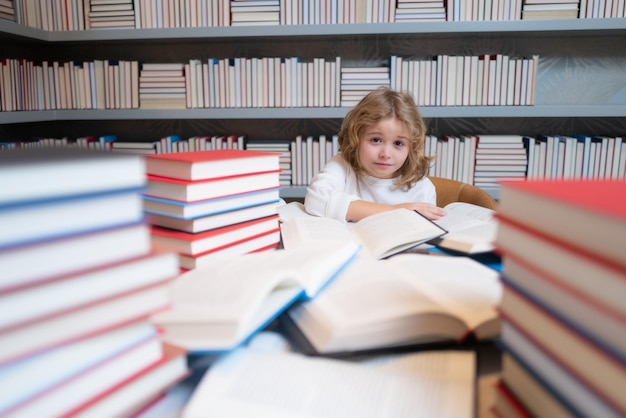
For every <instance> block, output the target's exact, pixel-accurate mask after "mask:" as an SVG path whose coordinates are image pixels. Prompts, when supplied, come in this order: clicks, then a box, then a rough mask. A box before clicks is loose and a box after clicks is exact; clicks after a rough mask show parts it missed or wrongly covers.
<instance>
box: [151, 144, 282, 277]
mask: <svg viewBox="0 0 626 418" xmlns="http://www.w3.org/2000/svg"><path fill="white" fill-rule="evenodd" d="M279 157H280V153H277V152H267V151H251V150H239V149H221V150H210V151H195V152H178V153H171V154H158V155H149V156H146V172H147V174H148V187H147V190H146V193H145V196H144V210H145V212H146V213H147V215H148V222H149V223H150V224H152V226H153V228H152V242H153V244H154V245H155V246H158V247H162V248H165V249H169V250H174V251H176V252H177V253H178V255H179V262H180V267H181V268H182V269H184V270H191V269H194V268H197V267H199V266H202V265H204V264H206V263H207V262H209V261H210V260H214V259H215V258H218V257H223V256H225V255H235V254H245V253H249V252H255V251H262V250H269V249H274V248H276V247H277V246H278V245H279V243H280V229H279V225H278V211H277V207H278V203H279V201H280V197H279V190H280V181H279V174H280V168H279V167H280V165H279Z"/></svg>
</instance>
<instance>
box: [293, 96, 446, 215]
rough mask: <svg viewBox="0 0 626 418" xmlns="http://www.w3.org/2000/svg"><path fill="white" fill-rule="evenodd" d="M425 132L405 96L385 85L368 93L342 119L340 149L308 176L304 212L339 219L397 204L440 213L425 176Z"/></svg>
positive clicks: (397, 205)
mask: <svg viewBox="0 0 626 418" xmlns="http://www.w3.org/2000/svg"><path fill="white" fill-rule="evenodd" d="M425 133H426V126H425V124H424V121H423V120H422V117H421V116H420V114H419V111H418V110H417V106H416V105H415V102H414V101H413V98H412V97H411V95H409V94H408V93H401V92H397V91H393V90H391V89H389V88H386V87H381V88H379V89H377V90H375V91H373V92H371V93H369V94H368V95H367V96H365V97H364V98H363V99H362V100H361V101H360V102H359V103H358V104H357V105H356V106H355V107H354V109H352V110H351V111H350V112H348V114H347V115H346V117H345V119H344V120H343V123H342V125H341V129H340V131H339V150H340V151H339V153H338V154H337V155H335V156H334V157H333V158H331V159H330V160H329V161H328V162H327V163H326V166H325V167H324V169H323V170H322V171H320V172H319V173H318V174H317V175H316V176H315V177H314V178H313V179H312V181H311V183H310V185H309V187H308V189H307V193H306V196H305V200H304V205H305V208H306V211H307V212H308V213H309V214H311V215H316V216H326V217H330V218H334V219H338V220H341V221H358V220H360V219H363V218H365V217H366V216H369V215H373V214H375V213H379V212H383V211H388V210H392V209H397V208H407V209H410V210H416V211H418V212H419V213H421V214H422V215H424V216H426V217H427V218H429V219H433V220H435V219H439V218H440V217H442V216H444V215H445V211H444V210H443V209H441V208H439V207H437V206H436V193H435V186H434V185H433V184H432V182H431V181H430V180H429V179H428V178H427V177H426V174H427V173H428V166H429V163H430V160H431V158H429V157H426V156H425V155H424V151H423V149H424V137H425Z"/></svg>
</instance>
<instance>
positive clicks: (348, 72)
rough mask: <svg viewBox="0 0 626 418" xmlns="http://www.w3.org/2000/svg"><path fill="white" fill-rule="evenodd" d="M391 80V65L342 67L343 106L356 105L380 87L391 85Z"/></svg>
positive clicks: (341, 98)
mask: <svg viewBox="0 0 626 418" xmlns="http://www.w3.org/2000/svg"><path fill="white" fill-rule="evenodd" d="M390 80H391V79H390V73H389V67H341V79H340V88H341V97H340V102H341V106H342V107H352V106H355V105H356V104H358V103H359V101H361V99H362V98H363V97H365V96H366V95H367V94H368V93H371V92H372V91H374V90H376V89H377V88H378V87H381V86H387V87H389V86H390V85H391V84H390V83H391V81H390Z"/></svg>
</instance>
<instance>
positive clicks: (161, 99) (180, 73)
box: [139, 63, 187, 109]
mask: <svg viewBox="0 0 626 418" xmlns="http://www.w3.org/2000/svg"><path fill="white" fill-rule="evenodd" d="M184 68H185V65H184V64H182V63H143V64H141V72H140V74H139V102H140V103H141V108H142V109H185V108H186V107H187V96H186V89H185V72H184Z"/></svg>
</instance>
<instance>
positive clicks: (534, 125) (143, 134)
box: [0, 18, 626, 197]
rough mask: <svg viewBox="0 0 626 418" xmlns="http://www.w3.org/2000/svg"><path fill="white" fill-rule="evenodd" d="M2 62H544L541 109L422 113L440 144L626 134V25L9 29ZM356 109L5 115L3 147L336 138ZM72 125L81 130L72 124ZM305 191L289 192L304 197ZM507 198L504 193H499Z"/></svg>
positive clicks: (5, 27) (3, 35) (2, 32)
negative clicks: (501, 58)
mask: <svg viewBox="0 0 626 418" xmlns="http://www.w3.org/2000/svg"><path fill="white" fill-rule="evenodd" d="M0 40H1V41H2V42H1V43H0V57H19V58H26V59H32V60H36V59H48V60H81V59H82V60H93V59H120V60H122V59H129V60H130V59H132V60H138V61H139V62H140V63H143V62H188V61H189V59H191V58H195V59H200V60H203V59H207V58H209V57H218V58H234V57H271V56H281V57H288V56H298V57H299V58H301V59H302V60H311V59H313V58H315V57H324V58H327V59H331V58H334V57H336V56H340V57H341V58H342V65H351V66H352V65H355V66H356V65H360V66H382V65H387V64H388V62H389V57H390V56H391V55H397V56H403V57H407V58H410V59H413V58H421V57H429V56H430V57H432V56H435V55H438V54H450V55H452V54H458V55H480V54H495V53H504V54H509V55H512V56H513V55H515V56H519V57H521V56H530V55H532V54H538V55H539V57H540V58H539V68H538V76H537V94H536V104H535V105H533V106H449V107H434V106H433V107H430V106H424V107H421V109H420V110H421V112H422V114H423V116H424V118H425V119H426V122H427V125H428V128H429V133H432V134H435V135H457V134H464V133H483V134H492V133H494V134H498V133H518V134H523V135H529V136H536V135H541V134H545V133H546V132H550V133H557V134H562V135H572V134H574V133H580V132H584V133H588V134H591V135H615V136H616V135H623V134H624V133H625V132H626V87H625V85H626V83H625V81H624V72H623V68H624V67H625V66H626V51H625V50H624V48H622V47H621V46H622V45H624V43H625V41H626V19H624V18H606V19H560V20H520V21H480V22H477V21H455V22H424V23H364V24H333V25H283V26H242V27H206V28H167V29H112V30H87V31H64V32H59V31H57V32H47V31H42V30H39V29H34V28H29V27H25V26H22V25H19V24H16V23H14V22H11V21H8V20H3V19H0ZM348 110H349V108H346V107H316V108H298V107H288V108H204V109H175V110H145V109H131V110H126V109H124V110H50V111H35V112H0V139H9V138H26V137H32V136H42V135H48V136H50V135H52V136H69V137H77V136H83V135H87V134H104V133H107V134H114V135H117V137H118V138H119V140H121V141H123V140H129V141H130V140H132V141H137V140H140V141H149V140H155V139H157V138H159V137H161V136H164V135H169V134H174V133H176V134H179V135H181V136H182V137H186V136H187V137H188V136H193V135H199V134H226V133H237V134H247V135H248V137H249V138H250V139H253V140H272V139H293V138H294V137H295V136H296V135H298V134H307V135H320V134H326V135H329V134H332V133H335V132H336V131H337V130H338V128H339V126H340V123H341V120H342V118H343V116H344V115H345V114H346V112H347V111H348ZM69 122H71V123H69ZM304 190H305V188H304V187H293V188H289V187H286V188H285V189H284V190H283V194H284V195H285V196H286V197H300V196H303V194H304ZM489 192H490V193H491V194H494V195H495V196H496V197H497V191H492V190H490V191H489Z"/></svg>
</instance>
